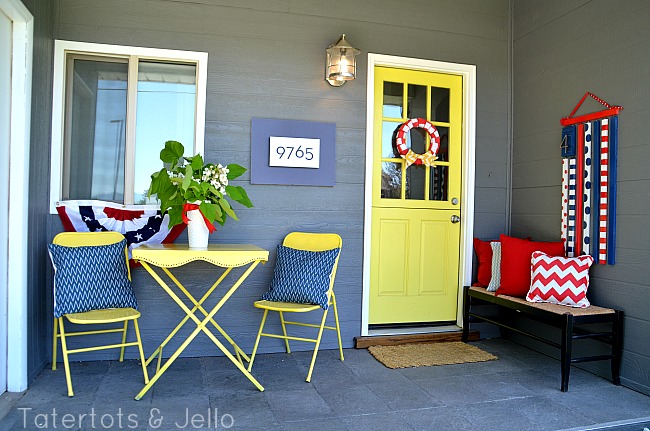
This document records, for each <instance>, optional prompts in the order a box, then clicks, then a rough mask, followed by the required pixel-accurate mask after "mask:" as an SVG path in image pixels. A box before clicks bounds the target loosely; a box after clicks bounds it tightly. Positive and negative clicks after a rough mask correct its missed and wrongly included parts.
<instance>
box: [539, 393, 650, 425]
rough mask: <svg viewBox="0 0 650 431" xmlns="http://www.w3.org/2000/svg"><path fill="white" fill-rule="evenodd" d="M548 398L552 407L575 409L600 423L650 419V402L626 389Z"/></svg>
mask: <svg viewBox="0 0 650 431" xmlns="http://www.w3.org/2000/svg"><path fill="white" fill-rule="evenodd" d="M545 397H546V399H547V400H548V402H549V403H552V404H553V405H556V404H559V405H562V406H567V407H570V408H574V409H576V411H578V412H579V413H580V414H582V415H583V416H585V417H587V418H588V419H590V420H592V421H594V422H596V423H603V422H612V421H618V420H622V419H627V418H638V417H646V416H650V398H649V397H647V396H645V395H643V394H640V393H638V392H634V391H631V390H629V389H626V388H624V387H622V386H614V385H610V386H609V387H598V388H597V389H596V390H589V389H585V390H569V392H559V393H557V394H554V395H548V394H547V395H545Z"/></svg>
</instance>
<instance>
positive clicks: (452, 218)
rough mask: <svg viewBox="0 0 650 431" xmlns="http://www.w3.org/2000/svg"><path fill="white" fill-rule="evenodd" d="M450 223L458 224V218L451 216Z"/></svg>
mask: <svg viewBox="0 0 650 431" xmlns="http://www.w3.org/2000/svg"><path fill="white" fill-rule="evenodd" d="M451 222H452V223H458V222H460V217H458V216H457V215H453V216H451Z"/></svg>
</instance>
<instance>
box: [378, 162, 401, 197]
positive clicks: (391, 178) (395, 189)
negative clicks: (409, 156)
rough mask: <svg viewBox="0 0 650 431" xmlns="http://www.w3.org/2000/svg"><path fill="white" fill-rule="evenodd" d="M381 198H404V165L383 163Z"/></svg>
mask: <svg viewBox="0 0 650 431" xmlns="http://www.w3.org/2000/svg"><path fill="white" fill-rule="evenodd" d="M381 197H382V198H384V199H401V198H402V164H401V163H394V162H382V164H381Z"/></svg>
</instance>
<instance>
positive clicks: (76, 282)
mask: <svg viewBox="0 0 650 431" xmlns="http://www.w3.org/2000/svg"><path fill="white" fill-rule="evenodd" d="M48 249H49V252H50V258H51V260H52V266H53V267H54V328H53V341H52V370H56V362H57V345H58V342H59V340H60V341H61V350H62V353H63V364H64V368H65V375H66V383H67V385H68V396H70V397H72V396H74V392H73V390H72V378H71V376H70V364H69V360H68V356H69V355H71V354H73V353H81V352H90V351H95V350H104V349H115V348H120V349H121V350H120V362H122V361H123V360H124V348H125V347H127V346H138V349H139V353H140V361H141V362H142V372H143V374H144V381H145V383H147V382H148V381H149V377H148V374H147V368H146V366H145V357H144V351H143V349H142V340H141V338H140V330H139V328H138V318H139V317H140V312H139V311H138V310H137V308H138V303H137V300H136V298H135V294H134V293H133V288H132V286H131V272H130V270H129V265H128V251H127V248H126V239H124V236H123V235H122V234H120V233H118V232H64V233H60V234H58V235H57V236H55V237H54V240H53V241H52V244H50V245H48ZM64 318H65V320H67V321H68V322H70V323H73V324H76V325H91V324H92V325H94V324H107V323H122V325H121V327H118V328H109V329H96V330H90V331H77V332H66V329H65V325H64ZM129 321H133V326H134V329H135V336H136V341H132V342H127V341H126V335H127V330H128V322H129ZM106 333H121V334H122V340H121V343H114V344H105V345H95V346H91V347H83V348H75V349H69V348H68V344H67V338H68V337H72V336H82V335H97V334H106Z"/></svg>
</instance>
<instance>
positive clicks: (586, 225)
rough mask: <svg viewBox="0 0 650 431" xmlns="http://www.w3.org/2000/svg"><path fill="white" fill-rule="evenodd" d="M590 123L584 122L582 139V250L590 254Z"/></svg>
mask: <svg viewBox="0 0 650 431" xmlns="http://www.w3.org/2000/svg"><path fill="white" fill-rule="evenodd" d="M591 136H592V133H591V123H585V141H584V153H583V154H584V163H583V165H582V169H583V172H584V173H583V182H582V194H583V198H582V213H583V214H584V217H583V219H582V252H583V254H590V253H589V251H590V247H591V166H592V145H591Z"/></svg>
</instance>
